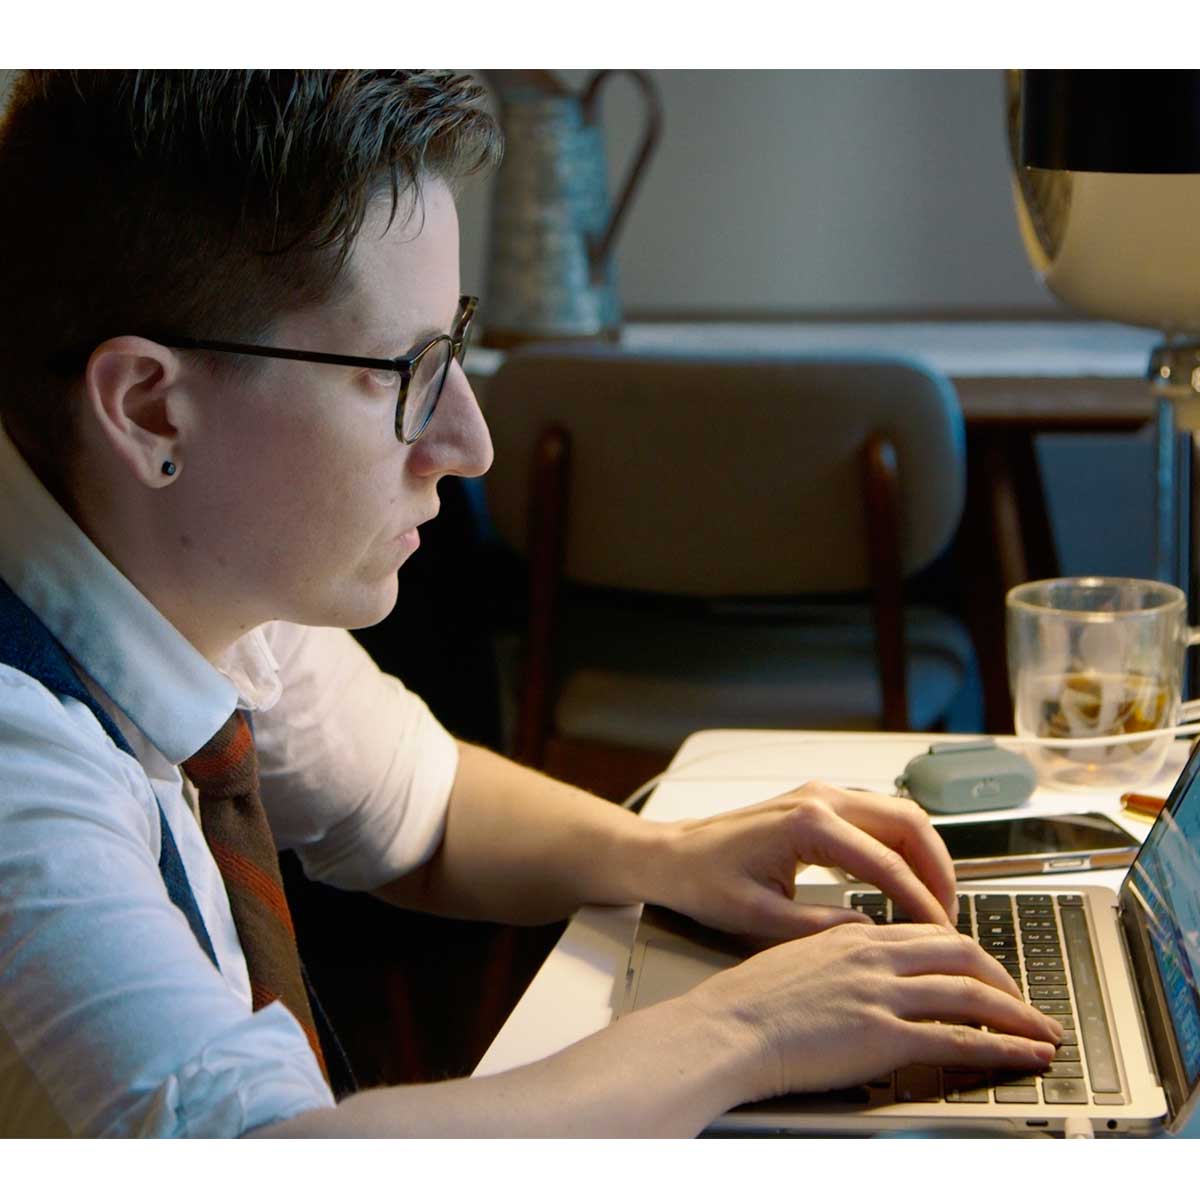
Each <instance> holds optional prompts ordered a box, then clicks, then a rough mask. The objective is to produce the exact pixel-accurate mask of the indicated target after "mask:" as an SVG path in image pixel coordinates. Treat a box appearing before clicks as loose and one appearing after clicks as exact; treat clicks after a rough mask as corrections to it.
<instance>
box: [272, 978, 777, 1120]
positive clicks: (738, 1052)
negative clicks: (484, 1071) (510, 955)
mask: <svg viewBox="0 0 1200 1200" xmlns="http://www.w3.org/2000/svg"><path fill="white" fill-rule="evenodd" d="M761 1057H762V1052H761V1049H760V1044H759V1043H758V1041H757V1039H756V1038H755V1036H754V1035H753V1034H751V1033H748V1031H747V1030H746V1028H745V1027H744V1026H743V1025H741V1024H740V1023H738V1022H737V1021H731V1020H729V1019H724V1020H722V1019H719V1018H717V1017H715V1016H712V1015H710V1014H707V1013H705V1012H704V1011H703V1010H702V1009H700V1007H699V1006H695V1005H692V1004H691V1003H690V1002H689V1000H688V999H687V998H686V997H681V998H680V999H678V1000H672V1001H668V1002H666V1003H663V1004H658V1005H655V1006H653V1007H652V1008H648V1009H644V1010H643V1011H641V1012H637V1013H633V1014H631V1015H630V1016H628V1017H624V1018H623V1019H622V1020H620V1021H619V1022H617V1023H616V1024H615V1025H610V1026H609V1027H608V1028H607V1029H604V1030H602V1031H601V1032H599V1033H597V1034H594V1035H593V1036H591V1037H588V1038H585V1039H584V1040H583V1041H581V1042H577V1043H576V1044H575V1045H573V1046H570V1047H568V1048H567V1049H566V1050H563V1051H560V1052H559V1053H558V1054H555V1055H553V1056H551V1057H550V1058H546V1059H543V1060H541V1061H540V1062H536V1063H532V1064H530V1065H529V1066H526V1067H520V1068H518V1069H516V1070H512V1071H506V1072H504V1073H503V1074H500V1075H494V1076H490V1077H487V1078H483V1079H460V1080H454V1081H452V1082H449V1083H437V1084H423V1085H416V1086H410V1087H397V1088H378V1089H374V1090H372V1091H367V1092H362V1093H359V1094H358V1095H356V1096H353V1097H351V1098H349V1099H348V1100H345V1101H343V1102H342V1103H341V1104H339V1105H338V1106H337V1107H336V1108H334V1109H320V1110H315V1111H313V1112H309V1113H305V1114H303V1115H301V1116H299V1117H295V1118H293V1119H292V1120H290V1121H285V1122H283V1123H281V1124H279V1125H273V1126H269V1127H266V1128H263V1129H259V1130H256V1131H255V1132H254V1134H253V1136H258V1137H680V1136H691V1135H694V1134H696V1133H698V1132H699V1131H700V1130H702V1129H703V1128H704V1127H705V1126H706V1125H708V1124H709V1123H710V1122H711V1121H712V1120H713V1119H714V1118H715V1117H716V1116H718V1115H719V1114H720V1113H722V1112H725V1111H726V1110H727V1109H729V1108H731V1107H733V1106H734V1105H735V1104H738V1103H741V1102H742V1101H744V1100H747V1099H750V1098H753V1097H754V1096H756V1095H758V1094H761V1092H762V1085H761V1082H760V1081H759V1078H758V1077H759V1075H760V1074H761V1063H760V1061H759V1060H760V1058H761Z"/></svg>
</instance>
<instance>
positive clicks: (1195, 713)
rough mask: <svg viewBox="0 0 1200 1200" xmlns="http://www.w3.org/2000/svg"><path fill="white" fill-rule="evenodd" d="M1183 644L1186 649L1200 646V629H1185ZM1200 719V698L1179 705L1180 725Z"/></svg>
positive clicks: (1190, 627)
mask: <svg viewBox="0 0 1200 1200" xmlns="http://www.w3.org/2000/svg"><path fill="white" fill-rule="evenodd" d="M1183 644H1184V647H1185V652H1186V649H1190V648H1191V647H1192V646H1200V629H1198V628H1196V627H1195V626H1191V625H1189V626H1188V627H1187V629H1185V630H1184V636H1183ZM1198 719H1200V700H1185V701H1184V702H1183V703H1182V704H1180V706H1179V720H1178V721H1177V722H1176V723H1177V724H1179V725H1186V724H1188V723H1189V722H1191V721H1195V720H1198Z"/></svg>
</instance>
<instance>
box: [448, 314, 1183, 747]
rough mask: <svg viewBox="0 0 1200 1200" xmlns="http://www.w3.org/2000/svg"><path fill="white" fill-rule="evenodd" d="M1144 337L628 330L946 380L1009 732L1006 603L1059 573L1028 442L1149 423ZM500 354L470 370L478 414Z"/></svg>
mask: <svg viewBox="0 0 1200 1200" xmlns="http://www.w3.org/2000/svg"><path fill="white" fill-rule="evenodd" d="M1160 341H1162V337H1161V335H1160V334H1158V333H1156V332H1154V331H1152V330H1144V329H1137V328H1134V327H1132V326H1127V325H1118V324H1115V323H1111V322H1101V321H1063V320H1042V321H975V320H961V321H905V320H887V321H883V320H881V321H858V322H842V321H812V322H793V321H786V322H783V321H781V322H754V323H749V322H733V321H728V322H655V323H649V322H647V323H640V324H630V325H628V326H626V327H625V329H624V330H623V332H622V337H621V345H622V346H626V347H628V348H629V349H631V350H648V349H649V350H661V351H674V352H682V353H687V354H695V355H697V356H703V355H705V354H727V353H730V352H738V353H750V354H762V355H764V356H771V355H779V354H795V353H810V352H820V351H826V352H838V351H842V352H860V351H874V352H881V353H894V354H899V355H902V356H905V357H910V358H915V359H919V360H922V361H924V362H926V363H928V364H930V365H931V366H933V367H934V368H936V369H937V370H940V371H941V372H943V373H944V374H945V375H947V376H949V378H950V379H951V380H952V382H953V383H954V385H955V388H956V389H957V391H958V395H959V399H960V401H961V403H962V410H963V417H964V421H965V425H966V432H967V498H966V507H965V510H964V514H963V521H962V525H961V527H960V531H959V535H958V538H957V539H956V544H955V547H954V554H955V559H956V561H957V563H958V567H959V569H960V570H961V571H962V572H964V577H965V578H967V579H969V580H970V581H971V588H970V593H971V600H970V603H969V604H968V607H967V612H966V620H967V623H968V626H969V627H970V629H971V634H972V637H973V639H974V642H975V647H976V653H977V655H978V657H979V664H980V671H981V674H982V678H983V690H984V709H985V723H986V726H987V729H988V730H990V731H992V732H1006V731H1011V730H1012V704H1011V700H1010V697H1009V691H1008V679H1007V668H1006V665H1005V650H1004V595H1005V593H1006V592H1007V590H1008V589H1009V588H1010V587H1013V586H1015V585H1016V584H1018V583H1023V582H1025V581H1026V580H1028V579H1040V578H1047V577H1051V576H1055V575H1058V574H1059V573H1060V571H1059V564H1058V555H1057V552H1056V550H1055V545H1054V537H1053V532H1052V530H1051V526H1050V518H1049V513H1048V510H1047V505H1046V496H1045V490H1044V488H1043V485H1042V478H1041V471H1040V469H1039V467H1038V461H1037V456H1036V453H1035V447H1034V439H1035V438H1036V437H1037V435H1038V434H1042V433H1113V432H1131V431H1135V430H1138V429H1140V428H1142V427H1143V426H1144V425H1146V424H1147V423H1149V422H1150V421H1152V420H1153V419H1154V415H1155V401H1154V399H1153V397H1152V396H1151V394H1150V388H1149V385H1148V384H1147V382H1146V379H1145V376H1146V370H1147V366H1148V363H1149V360H1150V352H1151V350H1152V349H1153V348H1154V347H1155V346H1156V345H1158V343H1159V342H1160ZM502 360H503V352H501V351H497V350H489V349H486V348H472V350H471V356H470V358H469V359H468V360H467V361H468V363H469V369H470V374H471V378H472V381H473V383H474V384H475V386H476V390H477V391H478V392H479V394H480V398H481V402H482V403H483V404H484V406H485V408H486V400H487V378H488V376H489V375H491V374H492V373H494V372H495V370H496V369H497V368H498V367H499V364H500V362H501V361H502Z"/></svg>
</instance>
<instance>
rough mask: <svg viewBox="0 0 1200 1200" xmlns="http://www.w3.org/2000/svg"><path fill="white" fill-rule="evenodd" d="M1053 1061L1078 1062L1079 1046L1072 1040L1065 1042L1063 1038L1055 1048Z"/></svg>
mask: <svg viewBox="0 0 1200 1200" xmlns="http://www.w3.org/2000/svg"><path fill="white" fill-rule="evenodd" d="M1053 1061H1054V1062H1078V1061H1079V1047H1078V1046H1076V1045H1075V1044H1074V1043H1072V1042H1067V1041H1066V1040H1065V1039H1064V1041H1063V1043H1062V1044H1061V1045H1060V1046H1059V1048H1058V1049H1057V1050H1055V1052H1054V1059H1053Z"/></svg>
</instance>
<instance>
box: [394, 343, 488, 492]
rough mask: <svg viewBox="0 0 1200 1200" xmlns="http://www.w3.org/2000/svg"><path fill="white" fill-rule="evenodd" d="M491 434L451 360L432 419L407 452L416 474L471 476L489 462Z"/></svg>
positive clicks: (462, 374) (462, 375) (459, 368)
mask: <svg viewBox="0 0 1200 1200" xmlns="http://www.w3.org/2000/svg"><path fill="white" fill-rule="evenodd" d="M492 457H493V451H492V436H491V434H490V433H488V427H487V422H486V421H485V420H484V419H483V412H482V410H481V409H480V407H479V401H478V400H477V399H476V398H475V392H474V390H473V389H472V387H471V383H470V380H468V379H467V374H466V372H465V371H464V370H463V369H462V366H461V365H460V364H459V363H458V362H457V361H454V362H451V364H450V374H449V375H448V376H447V377H446V383H445V386H444V387H443V388H442V394H441V396H440V397H438V404H437V408H436V410H435V411H434V414H433V419H432V420H431V421H430V422H429V427H428V428H427V429H426V430H425V433H424V434H423V435H422V437H421V440H420V441H418V442H417V443H416V444H415V445H414V446H413V447H412V449H411V451H410V453H409V459H408V462H409V469H410V470H412V471H413V472H414V473H415V474H417V475H422V476H438V477H440V476H442V475H461V476H463V477H464V478H467V479H473V478H475V477H476V476H478V475H482V474H483V473H484V472H485V471H486V470H487V469H488V467H490V466H491V465H492Z"/></svg>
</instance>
